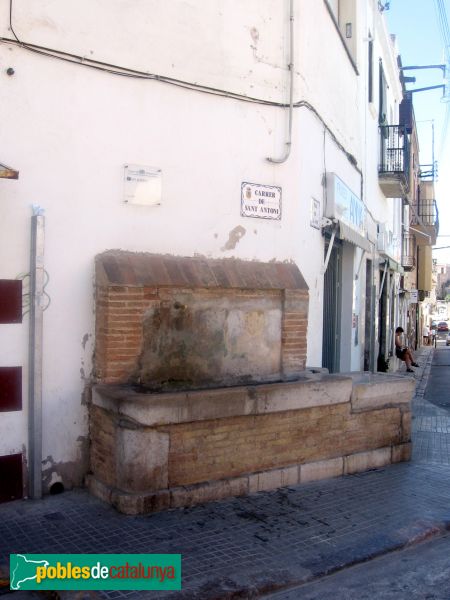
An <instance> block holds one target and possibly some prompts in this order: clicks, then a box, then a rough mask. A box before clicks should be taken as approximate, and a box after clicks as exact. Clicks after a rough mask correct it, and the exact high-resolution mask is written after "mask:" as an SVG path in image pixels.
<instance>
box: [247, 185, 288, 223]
mask: <svg viewBox="0 0 450 600" xmlns="http://www.w3.org/2000/svg"><path fill="white" fill-rule="evenodd" d="M241 215H242V216H243V217H256V218H259V219H276V220H280V219H281V187H278V186H274V185H261V184H259V183H250V182H248V181H243V182H242V183H241Z"/></svg>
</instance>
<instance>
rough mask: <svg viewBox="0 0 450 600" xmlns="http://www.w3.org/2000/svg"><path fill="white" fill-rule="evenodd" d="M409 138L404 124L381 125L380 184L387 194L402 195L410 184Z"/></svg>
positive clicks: (395, 196)
mask: <svg viewBox="0 0 450 600" xmlns="http://www.w3.org/2000/svg"><path fill="white" fill-rule="evenodd" d="M409 168H410V161H409V138H408V134H407V132H406V128H405V126H403V125H381V126H380V163H379V166H378V173H379V179H380V186H381V188H382V190H383V192H384V193H385V194H386V196H388V197H389V196H391V197H394V198H397V197H402V196H403V195H404V193H405V191H406V190H407V189H408V184H409Z"/></svg>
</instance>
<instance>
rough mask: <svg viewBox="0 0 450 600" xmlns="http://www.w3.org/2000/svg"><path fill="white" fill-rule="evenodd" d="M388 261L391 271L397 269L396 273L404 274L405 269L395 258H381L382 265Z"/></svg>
mask: <svg viewBox="0 0 450 600" xmlns="http://www.w3.org/2000/svg"><path fill="white" fill-rule="evenodd" d="M386 263H387V266H388V269H390V270H391V271H395V272H396V273H400V274H401V275H403V274H404V273H405V269H404V268H403V267H402V266H401V265H400V264H399V263H398V262H397V261H395V260H393V259H392V258H389V257H388V256H386V257H383V258H380V266H381V265H384V264H386Z"/></svg>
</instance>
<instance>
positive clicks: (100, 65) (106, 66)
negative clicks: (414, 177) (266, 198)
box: [0, 0, 362, 175]
mask: <svg viewBox="0 0 450 600" xmlns="http://www.w3.org/2000/svg"><path fill="white" fill-rule="evenodd" d="M9 26H10V29H11V33H12V34H13V37H14V39H11V38H4V37H0V43H6V44H15V45H19V46H20V47H21V48H23V49H25V50H28V51H29V52H33V53H35V54H39V55H42V56H45V57H48V58H54V59H57V60H61V61H64V62H68V63H70V64H74V65H78V66H83V67H88V68H91V69H95V70H98V71H102V72H105V73H108V74H111V75H118V76H122V77H130V78H134V79H143V80H153V81H158V82H160V83H166V84H169V85H174V86H177V87H181V88H184V89H188V90H192V91H197V92H202V93H206V94H212V95H215V96H221V97H225V98H230V99H233V100H238V101H242V102H249V103H254V104H260V105H264V106H273V107H278V108H288V107H289V106H290V104H289V103H284V102H275V101H272V100H264V99H263V98H256V97H252V96H246V95H245V94H238V93H235V92H230V91H227V90H223V89H220V88H214V87H211V86H205V85H201V84H197V83H192V82H188V81H183V80H181V79H175V78H172V77H167V76H165V75H158V74H154V73H148V72H147V73H146V72H144V71H139V70H135V69H130V68H128V67H121V66H120V65H114V64H111V63H105V62H102V61H97V60H94V59H90V58H86V57H83V56H80V55H77V54H72V53H69V52H64V51H62V50H55V49H52V48H48V47H45V46H39V45H37V44H29V43H27V42H24V41H23V40H21V39H20V38H19V36H18V35H17V34H16V32H15V29H14V26H13V0H10V3H9ZM292 106H293V108H302V107H304V108H307V109H308V110H309V111H311V112H312V113H313V114H314V115H315V116H316V117H317V118H318V119H319V121H320V122H321V123H322V125H323V126H324V127H325V128H326V130H327V132H328V133H329V135H330V137H331V138H332V139H333V141H334V143H335V144H336V146H337V147H338V148H339V149H340V150H341V151H342V152H343V153H344V154H345V156H346V157H347V159H348V160H349V162H350V163H351V164H352V165H353V167H354V168H355V169H356V170H357V171H358V172H359V173H360V174H361V175H362V171H361V170H360V169H359V167H358V161H357V160H356V158H355V157H354V156H353V155H352V154H351V153H350V152H348V151H347V150H346V149H345V147H344V145H343V144H342V143H341V142H340V141H339V140H338V138H337V137H336V135H335V134H334V132H333V131H332V129H331V128H330V127H329V126H328V125H327V123H326V122H325V120H324V119H323V117H322V116H321V115H320V113H319V112H318V111H317V109H316V108H314V106H312V105H311V104H310V103H309V102H308V101H306V100H299V101H297V102H294V103H293V104H292Z"/></svg>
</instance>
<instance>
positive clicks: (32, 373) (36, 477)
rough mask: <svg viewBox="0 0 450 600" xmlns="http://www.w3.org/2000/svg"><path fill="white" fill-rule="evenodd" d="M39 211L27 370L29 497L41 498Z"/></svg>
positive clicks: (34, 227) (34, 226)
mask: <svg viewBox="0 0 450 600" xmlns="http://www.w3.org/2000/svg"><path fill="white" fill-rule="evenodd" d="M42 213H43V211H42V210H41V209H39V208H34V207H33V216H32V217H31V251H30V337H29V366H28V411H29V413H28V415H29V416H28V473H29V478H28V483H29V492H28V493H29V496H30V497H31V498H33V499H37V498H42V325H43V310H42V296H43V294H44V279H45V276H44V226H45V219H44V216H43V214H42Z"/></svg>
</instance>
